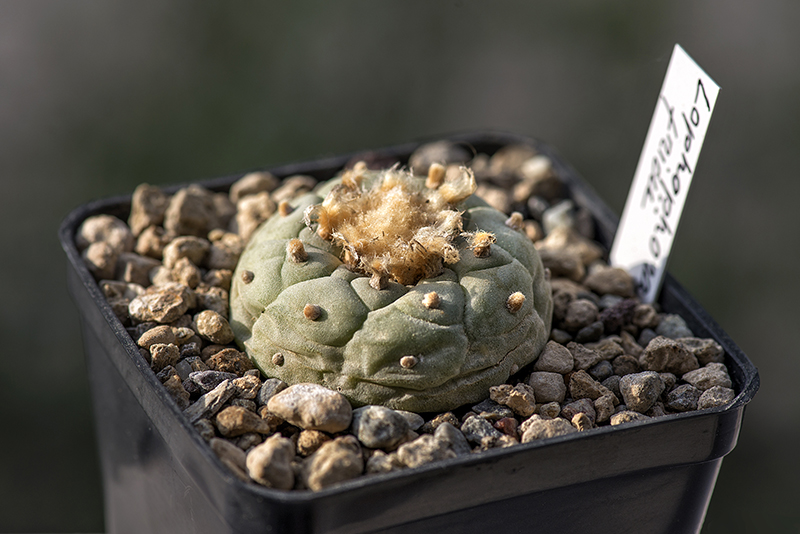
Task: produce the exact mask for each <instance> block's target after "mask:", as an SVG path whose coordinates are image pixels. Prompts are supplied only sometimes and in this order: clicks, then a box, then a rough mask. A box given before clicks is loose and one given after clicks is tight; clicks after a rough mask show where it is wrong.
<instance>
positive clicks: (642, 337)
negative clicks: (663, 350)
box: [636, 328, 658, 347]
mask: <svg viewBox="0 0 800 534" xmlns="http://www.w3.org/2000/svg"><path fill="white" fill-rule="evenodd" d="M657 337H658V334H656V332H655V330H652V329H650V328H643V329H642V331H641V332H640V333H639V339H637V340H636V342H637V343H639V346H640V347H646V346H647V345H649V344H650V342H651V341H653V340H654V339H655V338H657Z"/></svg>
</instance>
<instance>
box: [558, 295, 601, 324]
mask: <svg viewBox="0 0 800 534" xmlns="http://www.w3.org/2000/svg"><path fill="white" fill-rule="evenodd" d="M597 319H598V309H597V305H596V304H595V303H594V302H592V301H591V300H586V299H577V300H573V301H572V302H570V303H569V305H568V306H567V313H566V315H565V316H564V328H565V330H567V331H568V332H577V331H579V330H581V329H582V328H585V327H587V326H589V325H590V324H592V323H594V322H595V321H597Z"/></svg>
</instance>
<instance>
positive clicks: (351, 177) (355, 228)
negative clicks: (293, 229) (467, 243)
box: [305, 167, 476, 289]
mask: <svg viewBox="0 0 800 534" xmlns="http://www.w3.org/2000/svg"><path fill="white" fill-rule="evenodd" d="M457 170H458V172H455V171H448V172H447V173H446V175H445V176H444V180H443V182H440V183H436V187H435V188H431V187H427V186H426V185H425V179H421V178H417V177H415V176H413V175H412V174H410V173H409V172H407V171H405V170H403V169H399V168H392V169H389V170H387V171H382V172H381V173H380V175H379V176H377V178H376V177H374V176H369V177H368V176H367V173H368V172H369V171H366V169H364V168H363V167H357V168H354V169H353V170H351V171H348V172H346V173H345V174H344V175H343V176H342V179H341V183H340V184H339V185H338V186H336V187H334V188H333V189H332V190H331V191H330V193H329V194H328V196H327V197H326V198H325V200H324V201H323V202H322V204H317V205H314V206H310V207H309V208H308V209H307V210H306V212H305V221H306V224H308V225H309V226H311V225H313V224H316V225H317V234H318V235H319V236H320V237H321V238H322V239H325V240H328V241H332V242H333V243H334V244H336V245H338V246H341V247H342V250H343V257H342V260H343V261H344V263H345V264H346V265H347V266H348V268H350V269H351V270H352V271H355V272H359V273H363V274H367V275H369V276H371V279H372V281H373V282H371V285H372V286H373V287H375V288H376V289H379V288H383V287H385V282H386V281H387V280H393V281H395V282H398V283H400V284H403V285H414V284H416V283H417V282H419V281H420V280H422V279H425V278H430V277H434V276H437V275H438V274H439V273H441V271H442V267H443V266H444V265H445V264H454V263H456V262H458V260H459V253H458V250H457V249H456V246H455V245H454V244H453V241H454V240H455V239H456V238H457V237H458V236H459V235H460V234H461V232H462V229H463V223H462V220H461V212H459V211H458V210H457V209H455V205H456V204H458V203H459V202H461V201H462V200H464V199H466V198H467V197H469V196H470V195H472V193H474V192H475V189H476V184H475V177H474V175H473V174H472V171H470V170H469V169H467V168H460V169H457ZM442 171H443V170H442ZM440 173H441V174H444V173H443V172H441V171H440ZM437 182H438V180H437Z"/></svg>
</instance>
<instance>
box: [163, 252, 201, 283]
mask: <svg viewBox="0 0 800 534" xmlns="http://www.w3.org/2000/svg"><path fill="white" fill-rule="evenodd" d="M171 274H172V279H173V280H175V281H176V282H178V283H179V284H183V285H185V286H187V287H190V288H192V289H194V288H196V287H197V286H198V284H200V281H201V280H202V279H203V273H202V272H201V271H200V269H199V268H198V267H197V265H195V264H194V263H192V262H191V260H190V259H189V258H180V259H179V260H178V261H176V262H175V265H174V266H173V267H172V269H171Z"/></svg>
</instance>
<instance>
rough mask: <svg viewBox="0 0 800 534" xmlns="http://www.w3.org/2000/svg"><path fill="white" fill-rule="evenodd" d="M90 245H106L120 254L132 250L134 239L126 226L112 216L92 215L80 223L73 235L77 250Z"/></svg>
mask: <svg viewBox="0 0 800 534" xmlns="http://www.w3.org/2000/svg"><path fill="white" fill-rule="evenodd" d="M92 243H106V244H107V245H108V246H109V247H111V249H112V250H113V251H114V252H115V253H116V254H120V253H122V252H130V251H131V250H133V245H134V238H133V234H132V233H131V230H130V228H128V225H127V224H125V223H124V222H123V221H121V220H120V219H118V218H116V217H114V216H113V215H93V216H91V217H88V218H87V219H86V220H84V221H83V222H82V223H81V225H80V227H79V228H78V232H77V234H76V235H75V244H76V245H77V246H78V249H79V250H84V249H86V248H87V247H89V245H91V244H92Z"/></svg>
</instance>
